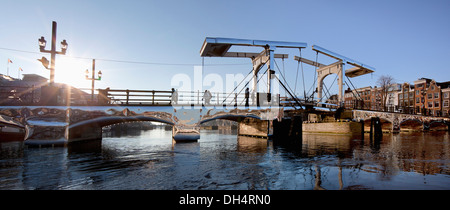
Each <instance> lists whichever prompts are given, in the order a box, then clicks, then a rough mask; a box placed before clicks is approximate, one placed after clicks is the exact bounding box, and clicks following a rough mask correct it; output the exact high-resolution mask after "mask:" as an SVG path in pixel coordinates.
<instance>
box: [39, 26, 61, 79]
mask: <svg viewBox="0 0 450 210" xmlns="http://www.w3.org/2000/svg"><path fill="white" fill-rule="evenodd" d="M38 43H39V50H40V51H41V52H43V53H50V55H51V58H50V68H48V60H47V59H46V58H45V57H42V59H38V60H39V61H41V62H42V65H44V67H45V68H46V69H49V70H50V86H53V84H54V83H55V57H56V54H59V55H65V54H66V51H67V46H68V44H67V41H66V40H65V39H64V40H63V41H62V42H61V52H58V51H56V22H55V21H53V22H52V46H51V49H50V50H46V49H45V46H46V45H47V41H46V40H45V38H44V37H43V36H41V38H40V39H38ZM44 58H45V59H44ZM45 61H46V63H44V62H45Z"/></svg>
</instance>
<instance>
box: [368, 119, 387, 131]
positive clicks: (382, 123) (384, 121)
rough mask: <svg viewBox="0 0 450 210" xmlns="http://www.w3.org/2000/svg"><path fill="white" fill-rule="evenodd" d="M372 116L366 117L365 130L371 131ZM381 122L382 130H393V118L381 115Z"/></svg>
mask: <svg viewBox="0 0 450 210" xmlns="http://www.w3.org/2000/svg"><path fill="white" fill-rule="evenodd" d="M371 119H372V117H367V118H364V131H365V132H369V131H370V123H371ZM380 122H381V130H382V131H385V132H389V131H392V127H393V124H394V123H393V122H392V120H391V119H388V118H385V117H380Z"/></svg>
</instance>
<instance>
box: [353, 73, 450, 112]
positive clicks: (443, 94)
mask: <svg viewBox="0 0 450 210" xmlns="http://www.w3.org/2000/svg"><path fill="white" fill-rule="evenodd" d="M383 97H384V96H382V89H381V88H380V87H376V86H375V87H373V88H372V87H371V86H368V87H363V88H358V89H354V90H350V89H347V90H346V91H345V94H344V100H345V101H344V105H345V108H347V109H352V108H358V109H367V110H379V111H383V110H384V111H390V112H402V113H409V114H421V115H432V116H450V81H447V82H436V81H435V80H433V79H429V78H419V79H418V80H416V81H414V83H413V84H410V83H407V82H405V83H403V84H398V83H394V84H392V85H391V86H390V87H388V92H387V96H386V104H383Z"/></svg>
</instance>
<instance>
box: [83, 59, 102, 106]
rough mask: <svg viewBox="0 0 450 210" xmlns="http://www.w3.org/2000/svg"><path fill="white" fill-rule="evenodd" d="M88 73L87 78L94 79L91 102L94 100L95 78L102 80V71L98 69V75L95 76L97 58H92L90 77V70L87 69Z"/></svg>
mask: <svg viewBox="0 0 450 210" xmlns="http://www.w3.org/2000/svg"><path fill="white" fill-rule="evenodd" d="M85 73H86V80H91V81H92V89H91V102H93V101H94V83H95V80H99V81H100V80H102V71H98V73H97V75H98V77H97V78H95V59H92V77H91V78H89V70H87V69H86V71H85Z"/></svg>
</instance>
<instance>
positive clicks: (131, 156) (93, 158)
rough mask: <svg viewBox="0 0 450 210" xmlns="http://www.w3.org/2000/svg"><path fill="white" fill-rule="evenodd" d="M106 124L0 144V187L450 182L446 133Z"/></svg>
mask: <svg viewBox="0 0 450 210" xmlns="http://www.w3.org/2000/svg"><path fill="white" fill-rule="evenodd" d="M171 134H172V133H171V131H170V130H167V129H164V127H157V128H154V129H151V130H145V131H141V130H137V131H132V130H131V131H127V132H122V133H117V132H115V133H113V132H106V131H105V132H104V137H103V140H102V141H96V142H90V143H83V144H77V145H74V146H68V147H55V148H51V147H49V148H31V147H27V146H25V145H23V142H15V141H11V142H2V143H0V189H2V190H5V189H26V190H32V189H95V190H97V189H99V190H106V189H108V190H109V189H114V190H116V189H117V190H119V189H144V190H145V189H150V190H174V189H182V190H185V189H189V190H190V189H194V190H228V189H233V190H247V189H249V190H253V189H256V190H314V189H327V190H398V189H401V190H410V189H414V190H416V189H425V190H449V189H450V140H449V139H450V137H449V133H448V132H425V133H421V132H417V133H400V134H384V136H383V139H382V140H380V141H371V140H370V138H369V136H368V135H366V136H365V138H364V140H361V137H359V136H356V137H355V136H348V135H329V134H328V135H325V134H320V135H319V134H304V135H303V142H302V144H301V145H300V144H296V145H278V144H276V143H275V142H273V141H271V140H264V139H255V138H249V137H238V136H237V135H236V131H230V130H201V139H200V140H199V141H198V142H196V143H178V144H172V140H171Z"/></svg>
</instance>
